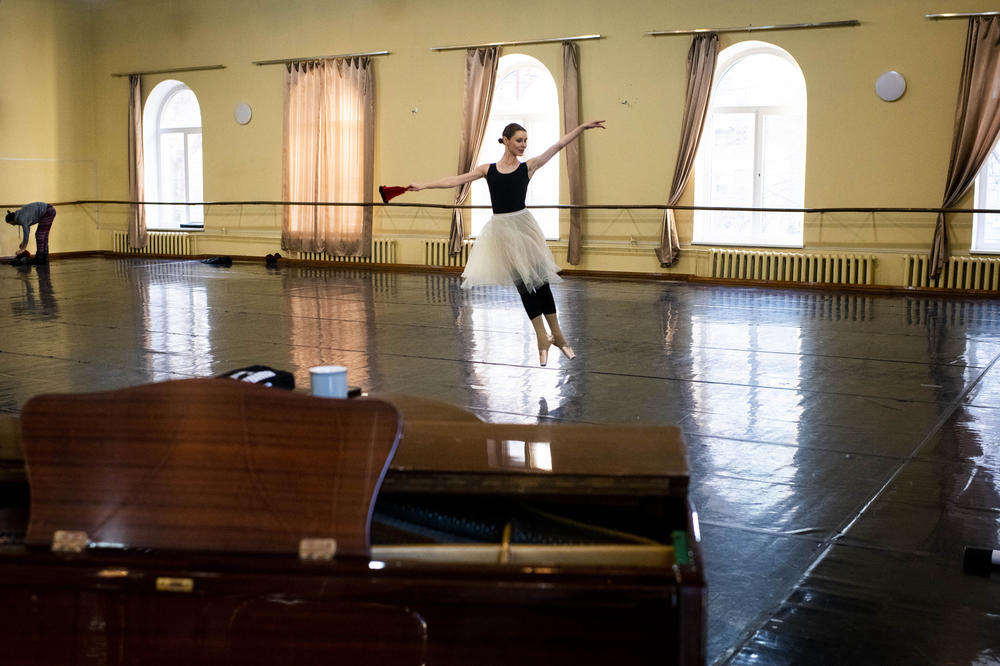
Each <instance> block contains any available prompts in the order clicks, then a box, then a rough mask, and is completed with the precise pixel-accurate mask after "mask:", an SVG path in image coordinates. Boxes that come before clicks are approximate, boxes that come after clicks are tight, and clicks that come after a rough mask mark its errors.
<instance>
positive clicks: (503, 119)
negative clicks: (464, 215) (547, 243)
mask: <svg viewBox="0 0 1000 666" xmlns="http://www.w3.org/2000/svg"><path fill="white" fill-rule="evenodd" d="M510 123H517V124H519V125H521V126H522V127H524V129H525V130H527V132H528V150H527V151H526V152H525V157H534V156H535V155H538V154H539V153H540V152H542V151H543V150H545V149H546V148H548V147H549V146H551V145H552V144H553V143H555V142H556V141H558V140H559V95H558V93H557V92H556V82H555V79H553V78H552V75H551V74H550V73H549V70H548V69H547V68H546V67H545V65H543V64H542V63H541V62H539V61H538V60H536V59H535V58H532V57H531V56H527V55H523V54H520V53H512V54H510V55H505V56H503V57H501V58H500V62H499V63H498V64H497V82H496V87H495V88H494V90H493V104H492V106H491V108H490V119H489V122H488V123H487V125H486V136H485V138H484V139H483V145H482V147H481V148H480V150H479V158H478V159H477V160H476V164H477V165H478V164H486V163H493V162H496V161H497V160H498V159H500V157H501V156H502V155H503V147H502V146H501V145H500V144H498V143H497V139H498V138H500V135H501V134H502V133H503V128H504V127H506V126H507V125H508V124H510ZM471 203H472V205H474V206H486V205H489V203H490V192H489V188H487V186H486V180H485V179H479V180H477V181H475V182H473V183H472V196H471ZM558 203H559V160H558V159H555V158H553V159H552V160H550V161H549V163H548V164H546V165H545V166H544V167H543V168H541V169H539V170H538V171H536V172H535V175H534V176H532V177H531V183H530V184H529V185H528V200H527V204H528V206H529V207H530V206H532V205H535V206H539V205H555V204H558ZM532 213H533V214H534V216H535V219H537V220H538V224H539V226H541V228H542V232H543V233H544V234H545V237H546V238H552V239H555V238H559V210H558V209H555V208H543V209H541V210H534V211H532ZM490 214H491V213H490V211H489V210H488V209H474V210H473V211H472V224H471V228H470V231H469V233H470V235H472V236H478V235H479V232H480V230H482V228H483V225H484V224H486V222H487V220H489V219H490Z"/></svg>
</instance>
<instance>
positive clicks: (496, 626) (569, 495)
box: [0, 379, 705, 665]
mask: <svg viewBox="0 0 1000 666" xmlns="http://www.w3.org/2000/svg"><path fill="white" fill-rule="evenodd" d="M21 420H22V426H23V427H22V435H23V440H24V441H23V446H24V452H25V458H26V469H27V480H28V482H29V484H30V488H31V494H32V495H31V511H30V522H29V523H28V525H27V529H26V533H25V536H24V542H23V543H8V544H6V545H0V641H2V645H3V648H4V655H5V656H4V659H3V663H4V664H21V663H23V664H60V665H69V664H241V665H246V664H275V663H281V664H292V663H301V664H312V663H339V664H463V665H464V664H494V663H495V664H500V663H505V664H506V663H517V664H609V663H628V664H644V663H657V664H663V663H684V664H695V663H702V662H703V661H704V596H705V582H704V577H703V572H702V566H701V554H700V542H699V536H698V532H697V520H696V517H695V515H694V513H693V511H692V510H691V507H690V506H689V504H688V500H687V479H688V476H687V468H686V464H685V460H684V451H683V445H682V442H681V438H680V433H679V431H677V430H676V429H674V428H657V427H617V426H581V425H497V424H487V423H483V422H481V421H479V420H478V419H476V418H475V417H474V416H472V415H470V414H468V413H466V412H464V411H462V410H459V409H456V408H452V407H449V406H447V405H442V404H440V403H435V402H433V401H425V400H420V399H417V398H412V397H407V396H395V395H386V396H381V397H371V398H363V399H354V400H327V399H322V398H314V397H312V396H308V395H304V394H298V393H293V392H286V391H282V390H280V389H271V388H264V387H259V386H254V385H249V384H243V383H240V382H235V381H232V380H210V379H206V380H183V381H176V382H165V383H162V384H152V385H147V386H142V387H136V388H132V389H124V390H121V391H113V392H106V393H97V394H87V395H82V396H65V395H63V396H40V397H38V398H35V399H33V400H32V401H30V402H29V403H28V405H26V406H25V409H24V411H23V414H22V419H21ZM8 462H9V461H8ZM0 471H3V467H2V466H0ZM6 474H7V475H6V476H4V477H0V480H2V481H4V482H6V483H7V484H8V486H9V485H10V484H11V483H12V482H14V481H16V479H15V478H14V476H16V475H13V476H12V474H11V472H10V469H9V468H8V469H7V471H6ZM7 496H10V495H9V494H8V495H7ZM14 509H16V507H14ZM7 515H17V514H16V511H14V513H12V514H7ZM8 528H9V526H8ZM57 532H58V535H57ZM6 533H7V534H8V536H9V534H10V533H11V532H10V530H9V529H8V531H7V532H6ZM79 533H85V534H86V536H85V537H83V539H85V541H84V544H85V545H86V547H84V548H83V549H82V550H80V549H79V548H74V543H75V544H77V545H79V543H80V542H79V539H77V540H74V539H73V538H72V536H73V535H74V534H76V535H79ZM67 535H69V536H67ZM56 537H58V538H56ZM54 539H55V542H56V543H58V544H59V546H58V548H60V549H63V550H65V551H70V552H58V551H56V550H53V542H54ZM331 539H333V540H335V548H336V554H334V555H333V556H332V557H331V556H330V549H332V548H333V545H332V542H331V541H330V540H331ZM303 540H305V541H303ZM7 541H8V542H10V541H16V539H11V538H8V539H7ZM74 550H77V551H78V552H72V551H74Z"/></svg>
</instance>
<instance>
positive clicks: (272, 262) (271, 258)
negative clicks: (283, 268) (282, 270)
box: [264, 252, 281, 268]
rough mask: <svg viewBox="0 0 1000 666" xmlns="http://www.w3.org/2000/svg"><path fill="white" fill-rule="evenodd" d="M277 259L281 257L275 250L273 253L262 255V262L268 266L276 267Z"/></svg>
mask: <svg viewBox="0 0 1000 666" xmlns="http://www.w3.org/2000/svg"><path fill="white" fill-rule="evenodd" d="M278 259H281V255H280V254H279V253H277V252H275V253H274V254H269V255H267V256H266V257H264V263H265V264H266V265H267V267H268V268H277V267H278Z"/></svg>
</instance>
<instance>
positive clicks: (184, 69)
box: [111, 65, 226, 76]
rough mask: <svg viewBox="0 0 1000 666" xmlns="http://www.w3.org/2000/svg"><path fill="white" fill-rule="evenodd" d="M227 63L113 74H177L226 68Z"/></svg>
mask: <svg viewBox="0 0 1000 666" xmlns="http://www.w3.org/2000/svg"><path fill="white" fill-rule="evenodd" d="M225 68H226V66H225V65H202V66H200V67H176V68H174V69H151V70H148V71H145V72H119V73H117V74H112V75H111V76H136V75H138V76H145V75H146V74H176V73H177V72H201V71H205V70H208V69H225Z"/></svg>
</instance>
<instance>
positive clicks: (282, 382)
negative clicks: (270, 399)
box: [219, 365, 295, 391]
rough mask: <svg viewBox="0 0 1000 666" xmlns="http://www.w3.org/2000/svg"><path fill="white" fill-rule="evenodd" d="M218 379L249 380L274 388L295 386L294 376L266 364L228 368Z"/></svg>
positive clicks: (291, 388)
mask: <svg viewBox="0 0 1000 666" xmlns="http://www.w3.org/2000/svg"><path fill="white" fill-rule="evenodd" d="M219 378H220V379H235V380H236V381H239V382H249V383H250V384H263V385H264V386H273V387H275V388H283V389H288V390H289V391H291V390H293V389H294V388H295V376H294V375H293V374H292V373H290V372H286V371H285V370H275V369H274V368H269V367H267V366H266V365H250V366H247V367H245V368H239V369H238V370H230V371H229V372H227V373H225V374H221V375H219Z"/></svg>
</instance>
